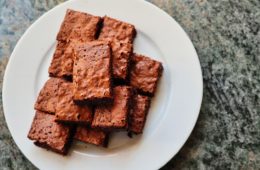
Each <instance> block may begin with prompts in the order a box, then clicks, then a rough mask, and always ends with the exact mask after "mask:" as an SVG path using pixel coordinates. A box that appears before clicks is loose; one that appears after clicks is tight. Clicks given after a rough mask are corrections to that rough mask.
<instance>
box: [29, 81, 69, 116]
mask: <svg viewBox="0 0 260 170" xmlns="http://www.w3.org/2000/svg"><path fill="white" fill-rule="evenodd" d="M64 81H65V80H63V79H59V78H50V79H49V80H48V81H47V82H46V83H45V85H44V86H43V88H42V89H41V91H40V94H39V96H38V98H37V100H36V103H35V105H34V108H35V110H39V111H43V112H48V113H52V114H54V113H55V111H56V105H57V103H58V89H59V86H60V84H61V83H62V82H64Z"/></svg>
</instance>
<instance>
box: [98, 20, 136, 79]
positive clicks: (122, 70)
mask: <svg viewBox="0 0 260 170" xmlns="http://www.w3.org/2000/svg"><path fill="white" fill-rule="evenodd" d="M135 35H136V31H135V27H134V26H133V25H131V24H128V23H126V22H122V21H119V20H116V19H113V18H110V17H107V16H105V17H104V18H103V25H102V28H101V31H100V34H99V37H98V39H99V40H103V41H108V42H110V43H111V48H112V56H113V77H114V78H115V79H116V80H121V81H122V80H123V81H126V79H127V76H128V72H129V61H130V57H131V54H132V51H133V40H134V37H135Z"/></svg>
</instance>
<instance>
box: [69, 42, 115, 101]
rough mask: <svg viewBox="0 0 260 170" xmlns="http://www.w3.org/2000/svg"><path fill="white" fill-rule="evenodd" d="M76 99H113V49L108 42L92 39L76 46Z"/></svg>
mask: <svg viewBox="0 0 260 170" xmlns="http://www.w3.org/2000/svg"><path fill="white" fill-rule="evenodd" d="M74 50H75V51H74V53H75V62H74V68H73V85H74V91H73V92H74V100H75V101H76V102H87V103H98V102H108V101H111V100H112V99H113V94H112V88H111V86H112V83H111V79H112V77H111V66H112V65H111V62H112V57H111V50H110V46H109V44H108V43H106V42H102V41H92V42H88V43H84V44H80V45H77V46H75V49H74Z"/></svg>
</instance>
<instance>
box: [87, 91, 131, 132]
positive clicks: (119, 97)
mask: <svg viewBox="0 0 260 170" xmlns="http://www.w3.org/2000/svg"><path fill="white" fill-rule="evenodd" d="M131 97H132V88H131V87H130V86H117V87H115V88H114V101H113V103H112V104H107V105H98V106H96V108H95V111H94V117H93V120H92V127H93V128H101V129H105V130H111V129H126V128H127V125H128V122H127V119H128V114H129V109H130V104H131Z"/></svg>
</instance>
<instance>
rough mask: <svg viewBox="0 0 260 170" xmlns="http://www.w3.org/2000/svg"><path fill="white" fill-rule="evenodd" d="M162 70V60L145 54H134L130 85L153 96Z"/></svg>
mask: <svg viewBox="0 0 260 170" xmlns="http://www.w3.org/2000/svg"><path fill="white" fill-rule="evenodd" d="M162 70H163V67H162V64H161V62H159V61H155V60H153V59H151V58H149V57H146V56H143V55H139V54H133V56H132V64H131V70H130V85H131V86H133V87H134V88H136V89H138V91H139V92H141V93H144V94H147V95H150V96H153V95H154V93H155V90H156V86H157V84H158V80H159V78H160V77H161V74H162Z"/></svg>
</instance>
